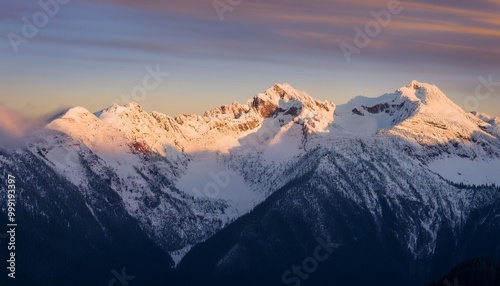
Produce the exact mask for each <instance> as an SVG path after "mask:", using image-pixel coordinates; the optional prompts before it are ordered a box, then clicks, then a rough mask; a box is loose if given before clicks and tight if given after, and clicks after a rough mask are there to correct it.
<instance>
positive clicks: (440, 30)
mask: <svg viewBox="0 0 500 286" xmlns="http://www.w3.org/2000/svg"><path fill="white" fill-rule="evenodd" d="M499 12H500V0H479V1H474V2H471V1H464V0H453V1H452V0H442V1H426V0H413V1H396V0H364V1H357V0H354V1H353V0H310V1H298V0H275V1H264V0H215V1H214V0H183V1H160V0H156V1H153V0H142V1H137V0H100V1H97V0H57V2H56V0H40V1H33V0H0V34H1V36H2V37H1V40H0V105H3V106H5V107H6V108H8V109H11V110H14V111H18V112H21V113H23V114H24V115H26V116H31V117H36V116H42V115H47V114H51V113H53V112H56V111H60V110H63V109H65V108H69V107H73V106H83V107H85V108H87V109H88V110H90V111H98V110H101V109H103V108H106V107H108V106H110V105H112V104H113V103H118V104H125V103H127V102H128V101H130V100H134V101H136V102H138V103H139V104H141V105H142V106H143V107H144V109H145V110H147V111H159V112H162V113H165V114H168V115H171V116H176V115H179V114H181V113H196V114H203V111H205V110H208V109H211V108H214V107H217V106H220V105H224V104H230V103H231V102H233V101H239V102H242V103H244V102H246V101H247V100H248V99H250V98H251V97H253V96H254V95H255V94H257V93H258V92H263V91H265V90H266V89H267V88H269V87H271V86H272V85H273V84H274V83H283V82H288V83H290V84H291V85H292V86H294V87H295V88H297V89H300V90H304V91H306V92H308V93H309V94H310V95H311V96H313V97H315V98H318V99H321V100H324V99H326V100H329V101H332V102H334V103H336V104H342V103H345V102H347V101H348V100H349V99H350V98H352V97H354V96H357V95H365V96H370V97H372V96H379V95H382V94H384V93H387V92H394V91H395V90H396V89H398V88H399V87H401V86H403V85H406V84H408V83H409V82H410V81H411V80H414V79H415V80H418V81H421V82H428V83H432V84H435V85H437V86H438V87H439V88H440V89H441V90H443V91H444V92H445V94H447V95H448V96H449V97H450V98H451V99H452V100H453V101H454V102H455V103H457V104H458V105H460V106H462V107H464V108H465V109H467V110H477V111H481V112H485V113H488V114H491V115H494V116H500V48H499V47H500V17H498V14H499Z"/></svg>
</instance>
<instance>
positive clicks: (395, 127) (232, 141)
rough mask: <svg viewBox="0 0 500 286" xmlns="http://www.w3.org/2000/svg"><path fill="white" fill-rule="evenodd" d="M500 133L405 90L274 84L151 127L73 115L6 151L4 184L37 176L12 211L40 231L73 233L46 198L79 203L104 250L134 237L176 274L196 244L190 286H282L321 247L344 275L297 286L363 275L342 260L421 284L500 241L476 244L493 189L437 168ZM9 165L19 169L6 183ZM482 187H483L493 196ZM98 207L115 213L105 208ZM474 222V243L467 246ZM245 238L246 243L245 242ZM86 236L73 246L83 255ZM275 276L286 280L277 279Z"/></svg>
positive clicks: (413, 87)
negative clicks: (18, 176)
mask: <svg viewBox="0 0 500 286" xmlns="http://www.w3.org/2000/svg"><path fill="white" fill-rule="evenodd" d="M499 123H500V120H499V119H498V118H493V117H489V116H487V115H481V114H475V115H474V114H468V113H465V112H464V111H463V110H461V109H460V108H459V107H458V106H456V105H455V104H454V103H453V102H451V101H450V100H449V99H448V98H447V97H446V96H445V95H444V94H443V93H442V92H441V91H439V89H437V87H435V86H432V85H429V84H424V83H419V82H415V81H414V82H412V83H411V84H409V85H408V86H405V87H402V88H400V89H399V90H397V91H396V92H394V93H389V94H385V95H383V96H381V97H379V98H366V97H357V98H354V99H353V100H351V101H350V102H348V103H347V104H344V105H339V106H336V105H335V104H333V103H330V102H328V101H319V100H316V99H314V98H312V97H311V96H309V95H308V94H306V93H305V92H302V91H298V90H295V89H294V88H293V87H291V86H290V85H288V84H276V85H274V86H273V87H271V88H270V89H268V90H266V91H265V92H264V93H260V94H257V95H256V96H255V97H253V98H252V99H250V100H249V101H247V103H246V104H239V103H233V104H231V105H225V106H221V107H219V108H215V109H212V110H209V111H207V112H205V113H204V115H203V116H198V115H181V116H178V117H170V116H168V115H165V114H161V113H159V112H152V113H149V112H146V111H145V110H143V109H142V107H140V106H139V105H138V104H136V103H130V104H127V105H125V106H118V105H113V106H111V107H109V108H107V109H104V110H102V111H100V112H98V113H95V114H92V113H90V112H89V111H87V110H85V109H84V108H80V107H77V108H73V109H71V110H69V111H68V112H66V113H65V114H64V115H62V116H61V117H59V118H57V119H55V120H54V121H52V122H51V123H50V124H48V125H47V126H46V127H45V128H44V129H43V130H40V131H39V132H38V133H36V134H33V135H32V136H30V137H29V138H28V139H27V140H26V146H24V147H20V148H17V149H16V150H6V149H5V150H3V149H2V148H0V163H1V165H0V171H1V172H3V173H5V172H6V170H9V169H11V170H18V171H19V172H22V173H23V174H24V175H26V176H29V175H28V174H29V169H30V168H35V167H36V168H40V170H42V171H41V172H36V174H37V176H39V177H40V178H38V180H35V181H33V183H32V184H30V183H26V185H24V186H23V187H22V188H20V193H21V194H24V195H25V196H26V200H24V201H23V203H22V204H21V206H20V208H21V209H22V210H23V212H25V213H29V214H30V216H28V217H37V218H39V221H38V220H37V222H40V223H41V225H45V224H48V223H49V222H52V221H56V222H57V223H56V225H57V229H58V231H60V232H61V235H62V236H63V237H66V238H72V237H73V235H75V233H78V234H80V232H79V231H80V230H78V231H76V230H74V229H70V228H67V226H66V225H67V223H68V221H65V220H56V219H55V218H54V217H55V216H57V215H58V214H57V210H54V211H53V210H52V209H51V208H52V206H51V205H50V203H48V202H45V203H40V202H39V201H40V200H45V199H44V198H46V197H45V196H47V195H49V194H50V198H51V200H54V202H53V203H54V204H56V205H64V208H65V209H67V211H69V209H70V207H69V206H70V205H71V204H72V203H76V204H78V208H77V210H78V212H84V213H85V215H84V218H83V219H84V220H85V224H88V225H89V228H90V229H91V231H92V232H95V233H97V234H99V235H97V236H99V239H103V240H104V239H105V238H106V237H107V235H108V236H110V237H112V239H119V235H118V234H117V233H114V234H113V233H112V234H107V232H106V231H107V230H108V229H109V228H111V227H112V226H113V225H114V224H115V223H116V222H120V223H125V224H130V225H133V226H134V227H135V228H134V231H135V232H138V233H139V235H138V237H136V238H134V239H135V240H134V243H138V244H139V246H138V247H141V245H142V244H143V243H145V244H148V245H149V246H148V247H150V246H151V244H153V248H154V247H156V248H157V249H158V251H160V252H161V253H162V257H161V259H164V260H165V261H169V258H168V254H167V252H168V253H170V254H171V256H172V257H173V258H174V262H175V263H178V262H179V261H180V259H181V258H182V256H183V255H184V254H186V253H187V252H188V251H189V249H190V248H191V247H192V246H193V245H197V244H199V243H200V242H202V241H206V240H207V239H209V240H208V241H207V243H206V244H204V245H206V246H203V245H202V246H200V247H196V246H195V248H194V250H193V251H192V252H190V254H188V256H187V257H188V259H187V260H186V262H184V263H183V264H182V265H181V266H180V267H181V268H182V269H184V270H185V269H189V268H190V267H193V269H197V268H196V267H198V266H199V265H195V264H196V263H195V262H193V261H198V260H200V261H204V262H205V265H206V266H207V268H206V269H212V270H213V271H214V273H215V274H214V276H213V277H212V276H210V275H212V274H210V273H209V272H206V271H205V270H202V269H199V271H200V275H199V278H200V279H201V281H202V282H200V285H207V284H206V283H205V284H204V283H203V281H212V280H210V279H212V278H213V279H214V280H213V281H212V282H213V284H208V285H218V286H219V285H224V283H225V281H226V280H227V279H229V278H228V277H233V276H225V275H226V274H227V273H237V274H238V273H241V274H242V277H244V279H240V280H237V281H239V282H241V283H239V284H241V285H266V283H268V284H271V285H276V284H275V283H274V282H278V283H281V282H280V279H281V273H279V272H280V271H282V270H283V269H287V268H289V267H290V266H291V265H292V264H293V263H295V260H297V259H298V260H299V261H300V260H301V259H303V258H300V257H299V256H302V254H304V255H305V253H304V252H303V250H304V249H305V248H304V247H305V246H308V245H309V243H310V242H311V241H314V237H316V236H321V237H324V238H325V239H327V238H328V239H331V240H333V241H335V242H337V243H340V244H342V245H343V247H345V248H342V247H341V248H339V252H340V253H339V257H341V259H340V261H341V262H338V260H332V261H331V262H329V263H331V264H328V263H327V264H326V265H329V266H328V267H329V268H328V267H327V268H328V270H325V271H323V272H321V271H320V272H321V273H323V274H320V275H318V277H319V278H316V280H314V279H313V278H311V280H308V281H309V282H308V281H302V282H303V283H311V285H330V284H328V283H326V282H325V281H327V280H321V279H325V277H334V278H335V277H336V279H340V278H339V277H338V275H341V274H339V272H338V271H337V272H336V270H335V269H339V267H341V266H342V264H343V263H345V265H347V266H349V267H351V268H349V269H350V271H352V272H356V271H358V272H360V271H361V270H362V269H358V270H356V267H358V266H356V265H357V263H356V261H353V260H349V257H350V255H351V254H353V253H354V254H355V255H358V256H359V257H362V256H363V253H365V254H366V253H369V255H365V256H370V255H371V256H373V257H372V258H370V259H368V260H366V261H364V263H367V264H370V263H371V264H374V265H385V264H388V265H391V267H393V268H397V267H398V266H399V265H401V264H408V265H406V266H408V267H409V268H411V269H410V270H408V271H407V272H401V273H398V275H397V278H395V279H394V281H397V283H399V282H401V281H405V280H408V279H409V280H411V281H418V282H423V280H418V279H416V277H419V275H420V276H421V277H427V278H432V276H434V275H435V274H436V275H437V274H440V273H439V272H442V271H446V269H444V268H446V267H447V265H453V264H455V262H456V261H452V260H454V259H455V260H456V259H459V256H460V254H461V253H462V254H463V253H465V255H473V254H474V253H477V252H479V251H480V250H491V251H492V252H491V253H492V254H493V255H497V254H498V250H495V249H498V247H499V245H498V243H497V242H498V241H500V239H496V240H495V241H496V242H495V243H490V242H488V241H487V239H485V237H488V235H489V236H495V237H498V231H497V230H498V225H499V224H498V219H497V217H498V216H496V214H497V213H498V202H499V197H498V189H497V188H496V187H492V186H482V187H480V188H479V187H472V186H471V183H467V181H465V180H464V181H463V182H465V183H462V181H454V180H455V179H457V177H456V174H451V175H450V174H449V172H446V170H444V171H443V170H440V169H439V168H437V169H436V168H434V167H432V166H433V164H434V163H436V162H438V163H439V162H440V161H442V160H448V159H450V158H451V159H453V160H454V158H455V159H456V158H458V159H464V158H467V160H469V159H470V160H469V161H471V162H473V163H474V162H475V163H477V162H483V163H484V164H490V163H491V162H493V163H494V162H497V161H498V160H500V159H499V158H500V141H499V137H498V134H499V132H498V127H499V126H500V124H499ZM27 158H28V159H27ZM473 159H474V160H473ZM29 162H36V164H31V163H29ZM488 162H489V163H488ZM18 163H22V164H21V165H22V166H23V168H26V170H24V171H21V170H20V169H19V168H17V169H16V168H15V167H14V166H15V165H16V164H18ZM488 166H490V165H488ZM491 166H497V165H491ZM492 168H494V167H492ZM471 169H473V168H471ZM43 170H46V172H44V171H43ZM465 171H467V172H469V171H470V170H465ZM465 171H462V170H460V171H459V172H460V173H461V175H459V176H461V177H465V176H466V175H467V174H466V172H465ZM470 172H472V171H470ZM44 173H46V174H47V176H50V177H51V178H55V177H57V179H54V181H53V183H54V184H58V185H64V186H68V188H69V190H70V191H71V192H72V193H73V195H72V198H71V200H69V201H68V200H67V196H66V195H65V194H63V193H53V192H52V193H51V192H49V191H48V190H46V188H47V184H46V183H44V182H45V181H44V180H48V179H47V178H45V177H44V175H43V174H44ZM455 173H457V172H455ZM462 173H463V174H462ZM452 175H453V176H452ZM471 176H472V175H471ZM476 177H477V175H476ZM492 177H495V176H491V175H489V177H487V176H485V177H484V181H481V178H482V177H481V178H479V182H488V184H490V183H491V181H488V180H491V179H492ZM449 178H451V179H449ZM458 179H460V177H458ZM458 179H457V180H458ZM481 184H483V183H477V184H476V185H481ZM63 189H64V188H63ZM58 192H62V191H61V190H60V188H58ZM0 198H2V197H1V196H0ZM34 200H35V201H34ZM106 202H113V204H112V209H108V208H109V206H108V205H106ZM255 206H259V207H258V209H256V211H254V212H252V213H251V214H250V215H249V216H247V217H246V218H245V217H244V216H243V215H245V214H246V213H248V212H250V211H252V209H254V207H255ZM48 209H50V211H47V210H48ZM65 211H66V210H65ZM2 212H5V209H3V208H2ZM488 213H493V214H495V215H494V216H491V215H487V214H488ZM89 214H90V215H89ZM349 218H352V220H353V221H352V223H350V222H349ZM28 219H29V218H28ZM235 220H236V222H235ZM480 222H486V223H484V224H481V223H480ZM71 223H75V221H74V220H72V221H71ZM478 224H480V225H481V231H482V233H481V234H478V235H477V236H476V237H474V238H473V239H470V236H471V235H473V233H474V232H473V231H471V228H473V226H474V225H478ZM228 226H229V227H228ZM29 227H30V228H33V230H28V229H27V230H26V231H28V232H29V231H33V232H43V229H40V228H39V227H37V224H33V225H30V226H29ZM65 229H68V230H67V231H66V230H65ZM227 229H229V230H227ZM228 231H229V233H230V234H231V236H230V237H228V236H227V232H228ZM214 235H215V237H214V238H213V239H210V238H211V237H212V236H214ZM234 235H236V236H234ZM248 235H249V236H250V238H249V239H250V240H251V241H249V240H246V239H244V237H246V236H248ZM115 236H116V237H115ZM82 237H84V238H82V239H81V240H78V243H81V244H88V243H92V239H91V238H88V237H85V235H83V234H82ZM235 237H237V238H238V237H239V238H241V239H235ZM146 241H147V242H146ZM252 241H253V242H252ZM471 241H472V242H471ZM370 242H371V243H372V244H370ZM466 242H467V243H466ZM44 243H47V242H44ZM127 243H128V242H127ZM280 243H284V244H280ZM38 244H39V241H36V239H34V240H33V241H32V242H30V245H38ZM49 244H50V243H49ZM214 244H215V245H216V246H215V247H216V249H212V247H214ZM219 244H223V245H221V246H220V248H219V246H217V245H219ZM450 244H452V246H449V247H448V246H447V245H450ZM465 244H467V245H465ZM104 245H105V244H104ZM284 245H286V246H289V247H290V249H292V250H293V253H290V252H291V251H287V250H286V248H283V247H284ZM464 245H465V246H464ZM480 245H483V246H484V248H481V247H480ZM271 246H272V247H271ZM309 246H311V245H309ZM313 246H314V245H312V246H311V247H313ZM357 247H359V250H356V248H357ZM104 248H105V247H104ZM99 249H102V248H99ZM149 249H150V250H151V249H152V248H149ZM249 249H251V250H252V251H249ZM301 249H302V250H301ZM207 251H208V252H210V251H213V252H210V253H215V254H216V256H210V255H208V254H206V253H207ZM283 253H290V254H289V255H288V254H286V255H285V256H282V254H283ZM264 254H266V255H267V254H269V258H268V259H267V258H265V255H264ZM82 255H83V254H82ZM96 255H97V254H96ZM105 255H112V254H110V253H107V254H105ZM96 257H97V256H96ZM388 257H389V258H388ZM99 259H103V257H101V256H99ZM104 259H106V257H104ZM263 262H265V263H263ZM169 263H170V262H168V263H166V264H169ZM244 263H250V264H251V265H249V268H248V269H253V270H255V271H257V272H259V271H263V272H262V273H266V275H271V276H272V275H275V274H276V275H277V276H272V277H274V278H276V277H277V280H273V279H274V278H272V279H271V280H266V279H263V280H258V279H257V280H252V279H253V278H252V277H249V276H248V275H250V276H251V274H252V272H245V271H247V270H244V269H245V267H242V268H237V267H236V266H235V265H244ZM262 263H263V264H262ZM257 265H262V267H263V268H262V267H261V268H259V267H260V266H258V267H257ZM272 265H275V266H276V265H279V267H282V268H280V269H281V270H279V271H278V273H275V271H277V270H278V269H275V266H272ZM364 265H366V264H364ZM169 266H170V264H169ZM169 266H168V267H169ZM113 267H122V266H113ZM168 267H167V268H168ZM412 267H413V268H412ZM242 269H243V270H242ZM325 269H326V268H325ZM373 269H376V271H375V270H374V271H372V272H370V273H371V274H373V275H379V276H383V275H385V276H386V277H389V276H390V273H385V272H383V271H384V269H383V267H382V268H377V267H374V268H373ZM105 270H106V271H107V272H108V273H109V270H108V269H105ZM184 270H180V273H181V274H182V271H184ZM33 271H35V270H33ZM141 271H142V270H141ZM377 271H378V272H379V273H383V274H376V273H377ZM204 275H209V276H204ZM266 275H264V276H259V277H260V278H266V277H267V276H266ZM271 276H269V277H271ZM379 276H377V277H379ZM259 277H257V278H259ZM367 277H368V278H369V276H367ZM184 278H185V277H184ZM233 278H234V277H233ZM260 278H259V279H260ZM344 278H345V277H344ZM368 278H367V279H368ZM186 279H187V278H186ZM317 279H319V280H317ZM360 279H361V278H360ZM381 279H382V278H381ZM188 280H189V279H188ZM227 281H230V282H234V281H236V280H231V279H229V280H227ZM328 281H331V280H328ZM339 281H344V282H345V281H347V280H339ZM355 281H358V280H355ZM369 281H370V280H362V279H361V280H359V281H358V282H359V283H361V284H363V283H365V284H366V283H367V282H369ZM379 281H382V280H379ZM394 281H393V282H394ZM31 282H32V281H31ZM195 282H196V283H197V282H199V281H194V282H193V284H191V285H197V284H196V283H195ZM384 282H387V283H388V284H387V283H383V284H387V285H391V281H385V280H384ZM252 283H254V284H252ZM255 283H256V284H255ZM325 283H326V284H325ZM345 283H347V282H345ZM359 283H358V284H359ZM28 284H29V283H28ZM31 284H33V283H31ZM35 284H36V283H35ZM90 284H92V283H90ZM101 284H102V283H101ZM233 284H234V283H233ZM236 284H238V283H236ZM347 284H348V283H347ZM393 284H394V285H396V282H394V283H393ZM54 285H56V284H54ZM172 285H175V284H172Z"/></svg>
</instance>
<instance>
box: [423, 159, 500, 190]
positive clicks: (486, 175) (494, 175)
mask: <svg viewBox="0 0 500 286" xmlns="http://www.w3.org/2000/svg"><path fill="white" fill-rule="evenodd" d="M428 166H429V169H430V170H432V171H433V172H436V173H438V174H439V175H441V176H442V177H443V178H445V179H447V180H449V181H452V182H454V183H463V184H466V185H482V184H496V185H497V186H500V176H499V173H500V160H498V159H497V160H470V159H468V158H460V157H447V158H442V159H439V160H436V161H433V162H432V163H429V164H428Z"/></svg>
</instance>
